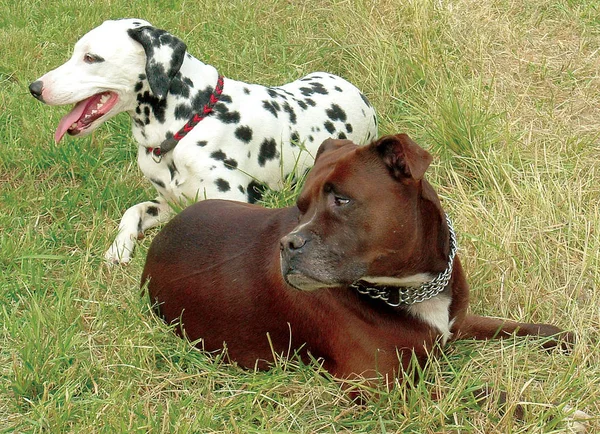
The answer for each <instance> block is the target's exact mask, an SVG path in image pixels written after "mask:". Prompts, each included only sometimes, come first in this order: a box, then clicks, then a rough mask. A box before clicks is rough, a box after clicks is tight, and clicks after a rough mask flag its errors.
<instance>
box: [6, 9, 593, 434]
mask: <svg viewBox="0 0 600 434" xmlns="http://www.w3.org/2000/svg"><path fill="white" fill-rule="evenodd" d="M0 11H1V12H2V13H1V14H0V327H1V328H0V432H13V431H15V432H40V433H41V432H45V433H46V432H50V433H58V432H73V433H78V432H86V433H96V432H106V433H112V432H127V433H129V432H181V433H186V432H235V433H253V432H259V433H263V432H295V433H296V432H297V433H313V432H375V433H379V432H381V433H384V432H414V433H443V432H453V433H454V432H456V433H466V432H469V433H509V432H510V433H526V432H527V433H529V432H534V433H541V432H543V433H549V432H570V430H571V429H572V428H571V427H570V426H569V425H568V424H567V423H565V417H564V413H565V412H566V413H568V410H567V408H568V407H566V406H567V405H568V406H570V407H572V408H577V409H579V410H583V411H585V412H586V413H588V414H590V415H592V416H593V417H594V419H592V420H590V421H589V422H588V432H590V433H595V432H600V419H599V418H598V416H599V415H600V343H599V339H598V338H599V334H600V271H599V269H600V204H599V199H600V141H599V134H600V75H599V71H600V54H599V53H600V4H599V3H598V2H597V1H596V0H581V1H575V0H510V1H509V0H482V1H478V2H475V1H468V0H456V1H447V0H435V1H433V0H430V1H419V0H406V1H400V0H378V1H367V0H355V1H350V0H347V1H335V0H334V1H325V0H315V1H304V0H302V1H295V2H293V1H284V0H237V1H224V2H223V1H222V2H218V1H215V0H197V1H193V2H175V1H168V0H159V1H149V0H145V1H129V2H126V1H123V0H114V1H107V0H97V1H88V2H81V0H77V1H75V0H55V1H35V0H22V1H18V2H15V1H12V0H0ZM118 17H139V18H144V19H146V20H148V21H150V22H152V23H153V24H155V25H156V26H158V27H161V28H164V29H168V30H170V31H171V32H172V33H174V34H176V35H177V36H179V37H181V38H182V39H183V40H185V42H186V43H187V45H188V51H189V52H190V53H192V54H193V55H195V56H196V57H198V58H200V59H202V60H203V61H205V62H206V63H210V64H212V65H215V66H216V67H217V68H218V69H219V71H220V72H221V73H222V74H224V75H225V76H228V77H231V78H235V79H239V80H245V81H249V82H257V83H263V84H271V85H278V84H282V83H284V82H287V81H291V80H293V79H295V78H298V77H300V76H302V75H304V74H306V73H308V72H311V71H317V70H325V71H330V72H332V73H335V74H339V75H341V76H343V77H345V78H346V79H348V80H350V81H351V82H353V83H355V84H357V85H358V87H360V88H361V89H362V90H363V91H364V93H365V94H366V95H367V97H368V98H369V99H370V100H371V102H372V103H373V104H374V106H375V107H376V109H377V111H378V114H379V121H380V133H382V134H387V133H397V132H406V133H408V134H409V135H410V136H411V137H412V138H413V139H415V140H416V141H417V142H418V143H419V144H421V145H422V146H423V147H425V148H426V149H428V150H429V151H430V152H431V153H432V154H434V155H435V159H434V163H433V165H432V167H431V168H430V170H429V172H428V179H429V180H430V182H431V183H432V184H433V185H434V186H435V187H436V189H437V191H438V193H439V194H440V197H441V198H442V202H443V205H444V207H445V208H446V210H447V212H448V213H449V215H450V216H451V217H452V219H453V221H454V224H455V228H456V230H457V234H458V241H459V247H460V250H459V255H460V256H461V260H462V263H463V266H464V268H465V270H466V272H467V276H468V277H469V281H470V284H471V289H472V291H471V299H472V302H471V308H472V310H473V311H474V312H476V313H479V314H485V315H491V316H500V317H507V318H511V319H515V320H519V321H526V322H548V323H552V324H555V325H558V326H560V327H562V328H565V329H568V330H572V331H574V332H575V334H576V335H577V340H578V342H577V344H576V345H575V347H574V349H573V351H572V352H571V353H569V354H565V353H560V352H553V353H545V352H541V351H540V350H539V349H538V347H539V342H537V341H536V340H534V339H507V340H505V341H502V342H499V341H494V342H471V341H463V342H457V343H452V344H451V345H450V346H449V347H448V348H447V350H446V351H445V353H444V356H443V357H441V358H439V359H438V360H436V361H434V362H432V363H431V364H430V365H428V366H427V367H425V369H424V370H423V372H422V373H421V376H420V377H421V379H420V380H419V381H417V382H413V381H411V380H410V377H409V378H407V379H406V381H405V383H404V385H403V386H400V387H396V388H393V389H391V390H379V391H378V393H372V394H371V395H370V396H371V397H370V398H369V399H368V400H367V401H366V402H365V403H363V404H359V403H354V402H352V401H351V400H350V399H349V398H348V397H347V396H346V395H345V394H344V393H343V392H342V390H341V388H340V386H339V384H338V383H337V382H336V381H334V380H332V379H331V378H329V377H328V376H327V375H326V374H325V373H324V372H323V371H322V370H321V369H320V368H319V366H318V364H316V363H314V364H313V365H308V366H306V365H302V364H301V363H300V362H298V361H296V360H291V361H282V360H279V361H277V363H276V364H275V366H274V368H273V369H272V370H270V371H268V372H252V371H246V370H242V369H240V368H238V367H236V366H232V365H229V364H227V363H225V362H224V361H223V360H221V358H219V356H218V355H212V356H210V355H207V354H204V353H202V352H200V351H197V350H196V349H194V348H193V347H192V346H191V345H190V344H189V343H187V342H185V341H183V340H180V339H178V338H177V337H176V336H175V335H174V334H173V333H171V330H170V329H169V327H167V326H166V325H164V324H163V323H162V322H161V321H160V320H158V319H157V318H156V317H155V316H153V314H152V312H151V310H150V308H149V306H148V303H147V299H146V298H144V297H143V296H142V295H141V291H140V289H139V277H140V275H141V271H142V267H143V264H144V257H145V253H146V251H147V249H148V246H149V245H150V242H151V240H152V238H153V237H154V235H155V234H156V231H150V233H149V234H148V236H147V237H146V238H145V239H144V240H142V241H141V243H140V245H139V248H138V250H137V251H136V255H135V257H134V259H133V261H132V262H131V264H130V265H128V266H126V267H125V266H123V267H120V266H117V267H108V266H106V265H105V264H104V263H103V255H104V252H105V250H106V249H107V248H108V246H109V245H110V243H111V242H112V239H113V237H114V236H115V235H116V229H117V224H118V221H119V219H120V217H121V215H122V213H123V212H124V210H125V209H127V208H128V207H129V206H131V205H133V204H135V203H138V202H140V201H143V200H146V199H150V198H153V197H154V196H155V192H154V191H153V188H152V187H151V185H150V183H149V182H147V181H146V180H144V179H143V177H142V175H141V173H140V171H139V169H138V168H137V164H136V145H135V143H134V141H133V138H132V136H131V132H130V120H129V117H128V116H127V115H126V114H121V115H119V116H117V117H115V118H113V119H112V120H111V121H109V122H107V123H106V124H105V125H103V126H102V127H100V128H99V129H98V130H97V131H96V132H95V133H94V134H93V135H91V136H88V137H86V138H83V139H73V138H66V139H65V140H63V141H62V142H61V143H60V144H58V145H56V144H55V143H54V141H53V136H54V130H55V128H56V125H57V124H58V121H59V119H60V117H61V116H62V115H64V114H65V113H66V111H67V108H64V107H49V106H45V105H42V104H41V103H40V102H38V101H36V100H34V99H33V98H32V97H31V96H30V95H29V91H28V89H27V87H28V85H29V83H30V82H31V81H33V80H35V79H36V78H38V77H39V76H41V75H42V74H44V73H45V72H47V71H48V70H50V69H52V68H54V67H56V66H58V65H60V64H61V63H63V62H64V61H66V60H67V59H68V57H69V56H70V53H71V50H72V47H73V44H74V43H75V42H76V41H77V39H78V38H79V37H80V36H81V35H83V34H84V33H85V32H87V31H88V30H90V29H91V28H93V27H95V26H97V25H98V24H100V23H101V22H102V21H103V20H104V19H109V18H118ZM290 194H291V193H290V192H284V193H282V194H273V195H270V197H269V201H268V205H269V206H277V205H281V204H283V203H284V202H288V201H290V199H293V197H292V198H290ZM482 385H489V386H491V387H493V388H495V389H498V390H504V391H506V392H507V394H508V396H509V400H510V401H509V402H510V403H509V410H510V409H512V408H514V406H515V404H516V403H519V402H520V403H522V405H523V407H524V409H525V417H524V420H516V419H515V418H514V417H513V415H512V412H511V411H508V412H502V411H500V410H499V409H498V408H497V407H496V406H495V405H491V404H483V405H482V406H478V405H476V404H475V403H473V400H472V399H468V397H469V396H470V394H471V391H472V390H474V389H476V388H478V387H481V386H482ZM357 387H361V386H360V385H358V386H357ZM368 392H369V391H367V390H365V393H368ZM432 392H436V394H438V395H439V398H438V399H437V400H433V399H432V397H431V395H432ZM551 404H556V405H551Z"/></svg>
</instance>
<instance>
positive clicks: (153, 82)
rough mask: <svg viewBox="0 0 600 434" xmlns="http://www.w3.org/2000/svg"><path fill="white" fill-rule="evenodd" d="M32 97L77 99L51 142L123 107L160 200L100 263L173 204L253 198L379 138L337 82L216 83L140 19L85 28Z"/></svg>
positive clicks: (118, 254)
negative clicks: (334, 149)
mask: <svg viewBox="0 0 600 434" xmlns="http://www.w3.org/2000/svg"><path fill="white" fill-rule="evenodd" d="M29 90H30V91H31V93H32V95H33V96H34V97H35V98H37V99H38V100H40V101H42V102H44V103H46V104H49V105H64V104H75V105H74V108H73V109H72V110H71V111H70V112H69V113H68V114H67V115H65V116H64V117H63V118H62V119H61V121H60V122H59V124H58V128H57V129H56V133H55V140H56V142H59V141H60V140H61V139H62V138H63V136H64V135H65V134H67V133H68V134H69V135H71V136H77V137H80V136H81V137H82V136H85V135H86V134H89V133H90V132H92V131H93V130H94V129H96V128H97V127H98V126H99V125H101V124H102V123H103V122H105V121H106V120H108V119H110V118H111V117H113V116H114V115H116V114H117V113H120V112H124V111H125V112H128V113H129V114H130V116H131V118H132V121H133V122H132V130H133V136H134V138H135V140H136V141H137V143H138V157H137V159H138V164H139V166H140V169H141V170H142V172H143V174H144V175H145V176H146V178H148V179H149V180H150V182H151V183H152V184H153V185H154V187H155V188H156V189H157V190H158V193H159V196H158V197H157V198H156V199H155V200H150V201H147V202H142V203H139V204H137V205H134V206H132V207H131V208H129V209H128V210H127V211H126V212H125V213H124V215H123V217H122V219H121V222H120V224H119V231H118V235H117V237H116V239H115V241H114V243H113V244H112V245H111V247H110V248H109V249H108V251H107V252H106V255H105V258H106V260H107V261H108V262H109V263H127V262H129V261H130V260H131V258H132V253H133V250H134V248H135V241H136V239H137V238H139V237H141V236H143V234H144V231H146V230H147V229H149V228H152V227H155V226H157V225H159V224H162V223H165V222H166V221H168V220H169V219H170V217H171V216H172V215H173V206H172V205H173V204H180V205H182V204H188V203H189V202H190V201H195V200H200V199H206V198H220V199H230V200H236V201H244V202H250V203H252V202H255V201H256V200H258V199H259V198H260V191H261V187H264V186H267V187H269V188H273V189H277V188H278V187H281V182H282V179H283V177H285V176H287V175H292V176H293V174H300V173H303V172H304V171H305V170H307V169H308V168H310V166H311V165H312V163H313V159H314V156H315V153H316V151H317V149H318V147H319V145H320V144H321V143H322V142H323V141H324V140H325V139H327V138H330V137H333V138H342V139H350V140H352V141H354V142H355V143H358V144H366V143H368V142H369V141H371V140H372V139H374V138H375V137H377V121H376V116H375V111H374V109H373V107H372V106H371V104H370V103H369V102H368V100H367V99H366V98H365V96H364V95H363V94H362V93H361V92H360V91H359V90H358V89H357V88H356V87H355V86H354V85H352V84H351V83H349V82H347V81H346V80H344V79H342V78H340V77H337V76H335V75H332V74H329V73H325V72H315V73H311V74H309V75H307V76H305V77H303V78H300V79H299V80H296V81H294V82H291V83H288V84H285V85H282V86H277V87H266V86H261V85H258V84H248V83H244V82H241V81H236V80H232V79H230V78H224V77H222V76H221V75H220V74H219V72H218V71H217V69H216V68H215V67H213V66H211V65H208V64H205V63H203V62H201V61H200V60H198V59H196V58H195V57H193V56H192V55H191V54H189V53H187V52H186V45H185V43H184V42H183V41H181V40H180V39H179V38H177V37H175V36H173V35H172V34H171V33H169V32H167V31H165V30H160V29H158V28H155V27H153V26H152V25H151V24H150V23H148V22H146V21H143V20H140V19H122V20H115V21H106V22H104V23H103V24H101V25H100V26H99V27H96V28H95V29H93V30H91V31H90V32H88V33H87V34H86V35H84V36H83V37H82V38H81V39H80V40H79V41H78V42H77V43H76V44H75V48H74V51H73V55H72V57H71V58H70V59H69V60H68V61H67V62H66V63H64V64H63V65H61V66H59V67H58V68H56V69H54V70H52V71H50V72H48V73H47V74H45V75H43V76H42V77H41V78H39V79H38V80H37V81H35V82H33V83H31V85H30V86H29Z"/></svg>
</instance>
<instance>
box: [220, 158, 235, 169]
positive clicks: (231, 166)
mask: <svg viewBox="0 0 600 434" xmlns="http://www.w3.org/2000/svg"><path fill="white" fill-rule="evenodd" d="M223 164H225V167H227V168H228V169H229V170H235V169H237V167H238V162H237V161H236V160H234V159H233V158H228V159H226V160H224V161H223Z"/></svg>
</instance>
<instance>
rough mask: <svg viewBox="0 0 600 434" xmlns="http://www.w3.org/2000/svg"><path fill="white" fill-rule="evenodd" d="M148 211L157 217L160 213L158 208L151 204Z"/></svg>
mask: <svg viewBox="0 0 600 434" xmlns="http://www.w3.org/2000/svg"><path fill="white" fill-rule="evenodd" d="M146 213H147V214H148V215H151V216H154V217H156V216H157V215H158V208H157V207H155V206H149V207H148V209H147V210H146Z"/></svg>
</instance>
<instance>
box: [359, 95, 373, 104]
mask: <svg viewBox="0 0 600 434" xmlns="http://www.w3.org/2000/svg"><path fill="white" fill-rule="evenodd" d="M360 97H361V98H362V100H363V102H364V103H365V104H366V105H367V107H371V103H370V102H369V100H368V99H367V97H366V96H364V95H363V94H362V92H361V93H360Z"/></svg>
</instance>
